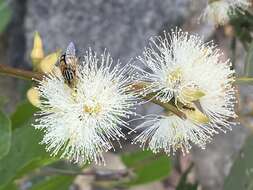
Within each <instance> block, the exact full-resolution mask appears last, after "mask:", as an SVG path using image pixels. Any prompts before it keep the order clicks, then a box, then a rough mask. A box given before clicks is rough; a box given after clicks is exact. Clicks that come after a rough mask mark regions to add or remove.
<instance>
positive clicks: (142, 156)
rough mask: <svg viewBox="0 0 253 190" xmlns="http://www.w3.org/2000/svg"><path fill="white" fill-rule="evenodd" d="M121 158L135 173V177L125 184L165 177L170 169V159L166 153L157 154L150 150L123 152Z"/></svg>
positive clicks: (147, 181)
mask: <svg viewBox="0 0 253 190" xmlns="http://www.w3.org/2000/svg"><path fill="white" fill-rule="evenodd" d="M121 159H122V161H123V163H124V164H125V165H126V166H127V167H128V168H130V169H133V171H134V173H135V178H134V179H133V180H131V181H130V182H129V183H127V185H138V184H145V183H149V182H153V181H156V180H161V179H164V178H165V177H167V176H168V175H169V174H170V171H171V161H170V159H169V158H168V157H167V156H166V155H157V154H153V153H152V152H150V151H138V152H134V153H128V154H124V155H122V157H121Z"/></svg>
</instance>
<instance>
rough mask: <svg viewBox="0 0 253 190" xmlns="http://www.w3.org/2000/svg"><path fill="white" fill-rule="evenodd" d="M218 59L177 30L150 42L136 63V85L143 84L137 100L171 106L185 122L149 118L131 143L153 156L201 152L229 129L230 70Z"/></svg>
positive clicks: (211, 46) (232, 91) (169, 115)
mask: <svg viewBox="0 0 253 190" xmlns="http://www.w3.org/2000/svg"><path fill="white" fill-rule="evenodd" d="M221 55H222V53H221V52H220V50H219V49H217V48H216V47H215V45H214V44H213V43H211V42H209V43H204V42H203V41H202V40H201V38H200V37H198V36H195V35H189V34H188V33H185V32H183V31H181V30H176V31H172V33H171V34H167V33H164V36H163V37H161V36H160V37H155V38H152V39H151V42H150V46H149V47H147V48H145V50H144V52H143V56H141V57H139V60H140V61H141V62H142V63H143V65H144V68H141V67H140V68H139V71H140V72H139V74H138V75H137V79H138V81H141V82H142V83H144V84H147V85H146V86H145V88H144V89H143V94H144V95H146V94H150V93H154V94H155V95H154V98H155V99H157V100H159V101H161V102H164V103H168V102H173V103H174V104H175V105H176V106H177V108H178V109H179V110H180V111H181V112H182V113H183V114H184V115H185V118H183V119H182V118H180V117H179V116H177V115H175V114H172V113H165V115H163V116H159V117H151V118H150V117H149V118H148V121H146V122H144V123H142V124H141V125H140V126H139V127H138V128H141V129H144V130H143V132H142V133H141V134H140V135H139V136H137V137H136V139H135V142H140V143H141V145H142V146H145V145H146V144H148V147H149V148H150V149H151V150H152V151H154V152H158V151H159V150H164V151H165V152H166V153H168V154H170V153H171V152H173V153H174V152H175V151H176V150H177V149H179V148H180V149H181V150H182V151H183V152H188V150H189V149H190V148H191V142H192V143H194V144H196V145H198V146H200V147H201V148H204V147H205V144H206V142H208V141H210V139H211V137H212V135H213V134H214V133H217V132H218V131H219V130H222V131H225V130H226V129H231V125H233V124H234V122H233V119H234V118H235V117H236V114H235V111H234V105H235V103H236V99H235V88H234V87H233V81H234V70H232V69H230V66H231V63H230V62H229V61H228V60H227V61H222V59H221Z"/></svg>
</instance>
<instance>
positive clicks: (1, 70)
mask: <svg viewBox="0 0 253 190" xmlns="http://www.w3.org/2000/svg"><path fill="white" fill-rule="evenodd" d="M0 74H2V75H7V76H11V77H16V78H19V79H24V80H33V79H37V80H42V79H43V74H42V73H39V72H34V71H27V70H22V69H16V68H13V67H10V66H7V65H3V64H0ZM143 88H145V84H143V83H137V84H133V85H131V87H130V90H132V91H141V90H142V89H143ZM142 98H143V99H145V100H150V101H151V102H153V103H155V104H157V105H159V106H161V107H163V108H164V109H165V110H168V111H171V112H172V113H174V114H176V115H177V116H179V117H181V118H185V114H184V113H183V112H181V111H179V110H178V109H177V107H176V106H175V105H174V103H173V102H167V103H163V102H160V101H158V100H156V99H155V98H154V94H148V95H146V96H143V97H142Z"/></svg>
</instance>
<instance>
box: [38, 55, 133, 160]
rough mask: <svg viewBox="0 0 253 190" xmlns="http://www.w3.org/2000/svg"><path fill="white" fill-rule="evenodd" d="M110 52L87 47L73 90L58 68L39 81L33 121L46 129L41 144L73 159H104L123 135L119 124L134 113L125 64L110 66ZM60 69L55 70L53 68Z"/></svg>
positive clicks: (51, 150) (123, 122) (129, 70)
mask: <svg viewBox="0 0 253 190" xmlns="http://www.w3.org/2000/svg"><path fill="white" fill-rule="evenodd" d="M112 64H113V60H112V58H111V57H110V55H109V54H107V53H104V54H103V55H101V56H97V55H96V54H95V53H93V52H92V51H91V50H90V51H88V52H86V54H85V56H84V61H83V62H82V63H80V65H78V67H77V84H76V87H75V88H74V89H72V88H70V87H69V86H68V85H66V83H65V81H64V78H63V76H62V74H61V72H60V71H59V69H58V67H56V68H55V70H56V72H53V73H52V74H50V75H48V76H47V77H45V78H44V80H43V81H41V82H40V83H39V86H38V90H39V92H40V97H41V106H40V109H41V111H40V112H39V113H38V114H37V115H38V116H39V118H38V119H37V121H36V124H34V126H35V128H37V129H41V130H43V131H44V132H45V135H44V138H43V140H42V142H41V143H43V144H46V149H47V151H50V152H52V155H57V154H61V157H62V158H66V159H69V160H71V161H74V162H79V163H82V162H84V163H85V162H91V161H95V163H98V164H100V163H104V159H103V156H102V152H103V151H108V150H110V149H111V148H113V146H112V143H111V140H119V138H120V137H124V135H123V134H122V132H121V127H120V126H125V127H127V125H128V124H127V123H126V121H124V119H125V118H128V117H129V116H130V115H131V114H133V112H132V111H131V109H130V108H131V107H132V106H133V105H134V104H135V95H134V94H133V93H132V92H130V91H129V84H130V80H129V79H130V77H129V74H131V72H132V71H131V69H129V68H130V67H129V65H125V66H124V67H123V68H120V66H119V65H117V66H115V67H113V66H112ZM57 69H58V70H57Z"/></svg>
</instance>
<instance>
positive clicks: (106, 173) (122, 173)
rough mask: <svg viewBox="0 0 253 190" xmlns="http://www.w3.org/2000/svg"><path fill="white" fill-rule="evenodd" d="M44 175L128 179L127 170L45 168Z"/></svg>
mask: <svg viewBox="0 0 253 190" xmlns="http://www.w3.org/2000/svg"><path fill="white" fill-rule="evenodd" d="M44 173H46V174H61V175H70V176H76V175H82V176H94V177H95V178H96V180H101V181H102V180H119V179H121V178H125V177H128V176H129V175H130V172H129V170H90V171H86V172H82V171H73V170H72V171H71V170H64V169H58V168H51V167H47V168H46V169H45V170H44Z"/></svg>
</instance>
